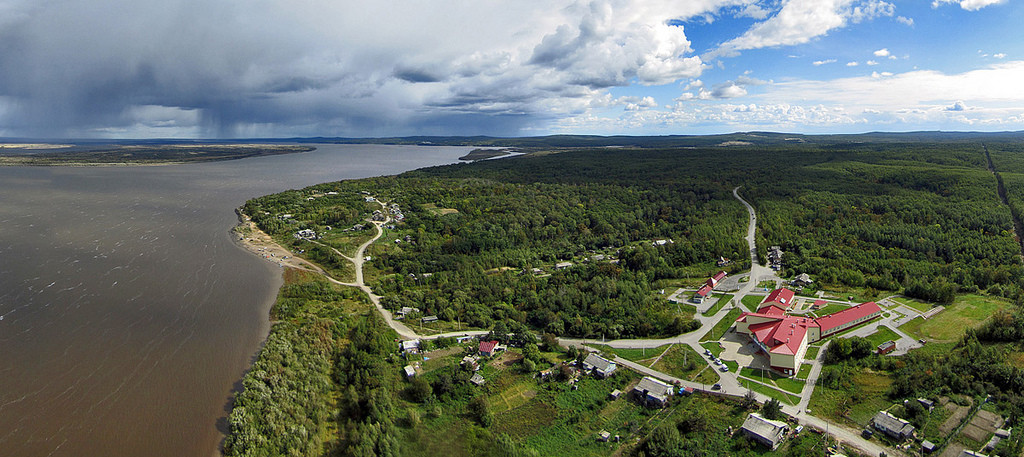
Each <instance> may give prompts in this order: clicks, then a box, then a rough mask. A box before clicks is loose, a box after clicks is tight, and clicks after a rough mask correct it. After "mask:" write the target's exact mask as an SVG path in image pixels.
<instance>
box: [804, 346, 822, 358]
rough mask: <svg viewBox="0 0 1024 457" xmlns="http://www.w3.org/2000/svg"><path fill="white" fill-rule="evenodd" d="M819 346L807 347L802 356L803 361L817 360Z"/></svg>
mask: <svg viewBox="0 0 1024 457" xmlns="http://www.w3.org/2000/svg"><path fill="white" fill-rule="evenodd" d="M820 349H821V346H807V353H806V354H804V359H805V360H815V359H817V358H818V350H820Z"/></svg>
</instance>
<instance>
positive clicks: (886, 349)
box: [878, 340, 896, 355]
mask: <svg viewBox="0 0 1024 457" xmlns="http://www.w3.org/2000/svg"><path fill="white" fill-rule="evenodd" d="M895 350H896V342H895V341H893V340H889V341H886V342H884V343H882V344H879V345H878V354H879V355H885V354H888V353H890V352H892V351H895Z"/></svg>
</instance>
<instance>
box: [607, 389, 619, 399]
mask: <svg viewBox="0 0 1024 457" xmlns="http://www.w3.org/2000/svg"><path fill="white" fill-rule="evenodd" d="M619 395H622V391H621V390H619V389H615V390H613V391H612V393H610V394H608V397H609V398H611V399H612V400H616V399H618V398H619Z"/></svg>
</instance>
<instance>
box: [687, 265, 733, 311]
mask: <svg viewBox="0 0 1024 457" xmlns="http://www.w3.org/2000/svg"><path fill="white" fill-rule="evenodd" d="M725 276H726V274H725V272H724V271H719V272H718V273H715V275H714V276H712V277H710V278H708V280H707V281H706V282H704V285H702V286H700V288H699V289H697V292H696V293H694V294H693V297H692V298H690V301H692V302H694V303H696V304H701V303H704V300H705V299H706V298H708V297H709V296H710V295H711V292H713V291H714V290H715V287H716V286H718V283H720V282H722V280H723V279H725Z"/></svg>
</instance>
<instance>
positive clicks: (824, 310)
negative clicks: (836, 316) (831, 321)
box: [814, 303, 849, 317]
mask: <svg viewBox="0 0 1024 457" xmlns="http://www.w3.org/2000/svg"><path fill="white" fill-rule="evenodd" d="M846 308H849V306H846V305H839V304H836V303H829V304H827V305H825V306H822V307H821V308H820V309H818V310H817V311H815V312H814V314H815V315H817V316H818V317H821V316H828V315H829V314H832V313H836V312H839V311H842V310H844V309H846Z"/></svg>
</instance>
